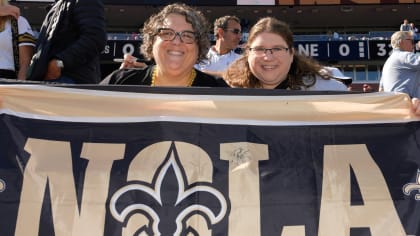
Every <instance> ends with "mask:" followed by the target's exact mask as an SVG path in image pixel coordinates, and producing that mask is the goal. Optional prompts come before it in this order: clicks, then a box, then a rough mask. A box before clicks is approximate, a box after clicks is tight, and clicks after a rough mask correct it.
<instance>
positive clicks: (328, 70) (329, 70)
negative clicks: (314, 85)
mask: <svg viewBox="0 0 420 236" xmlns="http://www.w3.org/2000/svg"><path fill="white" fill-rule="evenodd" d="M321 74H323V75H327V76H326V77H327V79H328V78H333V79H336V80H338V81H340V82H341V83H343V84H344V85H346V86H347V89H348V90H349V91H350V90H351V84H352V83H353V78H352V77H349V76H345V75H344V74H343V72H341V71H340V69H338V68H337V67H333V66H324V67H323V68H322V69H321Z"/></svg>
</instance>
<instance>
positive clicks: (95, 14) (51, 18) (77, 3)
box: [28, 0, 106, 84]
mask: <svg viewBox="0 0 420 236" xmlns="http://www.w3.org/2000/svg"><path fill="white" fill-rule="evenodd" d="M105 44H106V26H105V16H104V7H103V3H102V1H101V0H60V1H58V2H56V3H55V4H54V6H53V7H52V8H51V9H50V11H49V12H48V14H47V16H46V17H45V19H44V22H43V24H42V27H41V31H40V34H39V37H38V41H37V48H36V53H35V55H34V57H33V59H32V63H31V67H32V68H30V72H29V74H28V79H29V80H42V79H43V77H44V75H45V72H46V68H47V65H48V62H49V61H50V60H52V59H54V58H55V59H60V60H62V61H63V62H64V68H63V70H62V75H63V76H67V77H70V78H72V79H73V80H74V81H75V82H76V83H78V84H79V83H80V84H86V83H89V84H92V83H98V82H99V81H100V78H101V74H100V67H99V66H100V65H99V56H100V54H101V52H102V50H103V49H104V47H105Z"/></svg>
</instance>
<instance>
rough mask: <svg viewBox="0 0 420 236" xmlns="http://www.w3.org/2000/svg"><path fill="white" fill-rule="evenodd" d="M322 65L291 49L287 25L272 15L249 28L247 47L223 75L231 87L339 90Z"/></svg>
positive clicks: (338, 86) (290, 34)
mask: <svg viewBox="0 0 420 236" xmlns="http://www.w3.org/2000/svg"><path fill="white" fill-rule="evenodd" d="M322 69H323V66H322V65H320V64H319V63H318V62H316V61H315V60H313V59H310V58H308V57H305V56H303V55H300V54H299V53H298V52H297V51H296V50H295V49H294V48H293V33H292V31H291V30H290V28H289V26H288V25H287V24H286V23H284V22H282V21H280V20H277V19H275V18H273V17H265V18H262V19H260V20H259V21H258V22H257V23H256V24H255V25H254V26H253V27H252V28H251V30H250V32H249V38H248V41H247V47H246V50H245V52H244V54H243V55H242V57H240V58H239V59H238V60H236V61H235V62H233V63H232V64H231V65H230V66H229V68H228V70H227V71H226V73H225V75H224V79H225V80H226V82H227V83H228V84H229V85H230V86H231V87H240V88H264V89H292V90H318V91H319V90H343V91H346V90H347V87H346V86H345V85H344V84H343V83H341V82H339V81H337V80H335V79H331V78H332V77H331V75H330V74H329V73H325V72H326V70H322Z"/></svg>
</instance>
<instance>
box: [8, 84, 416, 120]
mask: <svg viewBox="0 0 420 236" xmlns="http://www.w3.org/2000/svg"><path fill="white" fill-rule="evenodd" d="M0 109H1V113H8V114H13V115H16V116H21V117H29V118H37V119H47V120H63V121H82V122H141V121H159V120H160V121H181V122H182V121H185V122H200V123H201V122H203V123H217V124H249V125H253V124H256V125H260V124H265V125H281V124H282V123H284V124H299V125H301V124H330V123H331V124H340V123H392V122H407V121H414V120H419V119H418V118H416V117H415V116H414V114H413V112H412V111H411V101H410V98H409V97H408V96H407V95H405V94H397V93H383V92H381V93H380V92H377V93H364V94H351V93H349V94H340V95H302V96H237V95H231V96H229V95H179V94H152V93H129V92H110V91H99V90H85V89H74V88H62V87H52V86H42V85H41V86H40V85H1V86H0ZM270 122H272V123H270Z"/></svg>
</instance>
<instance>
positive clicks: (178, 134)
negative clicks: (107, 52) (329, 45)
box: [0, 84, 420, 236]
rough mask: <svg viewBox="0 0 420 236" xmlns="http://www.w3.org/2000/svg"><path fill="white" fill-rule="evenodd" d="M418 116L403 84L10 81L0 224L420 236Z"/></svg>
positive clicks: (7, 228)
mask: <svg viewBox="0 0 420 236" xmlns="http://www.w3.org/2000/svg"><path fill="white" fill-rule="evenodd" d="M200 94H201V95H200ZM419 127H420V122H419V119H418V118H416V117H415V116H413V114H412V113H411V111H410V100H409V98H408V97H407V96H406V95H403V94H390V93H366V94H356V93H348V94H333V93H328V92H324V93H303V92H301V93H297V92H290V91H269V92H268V91H264V92H262V91H259V90H242V89H216V88H214V89H204V88H188V89H187V88H184V89H181V88H168V89H166V90H165V89H163V90H162V89H161V90H159V89H158V88H141V89H140V88H135V87H123V86H92V87H89V86H85V87H83V86H73V87H58V86H46V85H33V84H32V85H25V84H19V85H10V84H9V85H0V217H1V220H0V235H2V236H11V235H17V236H23V235H24V236H30V235H34V236H35V235H42V236H49V235H60V236H61V235H89V236H95V235H97V236H102V235H105V236H117V235H118V236H120V235H121V236H127V235H165V236H166V235H188V236H190V235H200V236H202V235H204V236H210V235H229V236H238V235H241V236H242V235H246V236H248V235H250V236H259V235H263V236H272V235H280V236H315V235H317V236H408V235H410V236H414V235H417V236H418V235H420V171H419V169H420V141H419V137H420V136H419V135H420V131H419Z"/></svg>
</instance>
